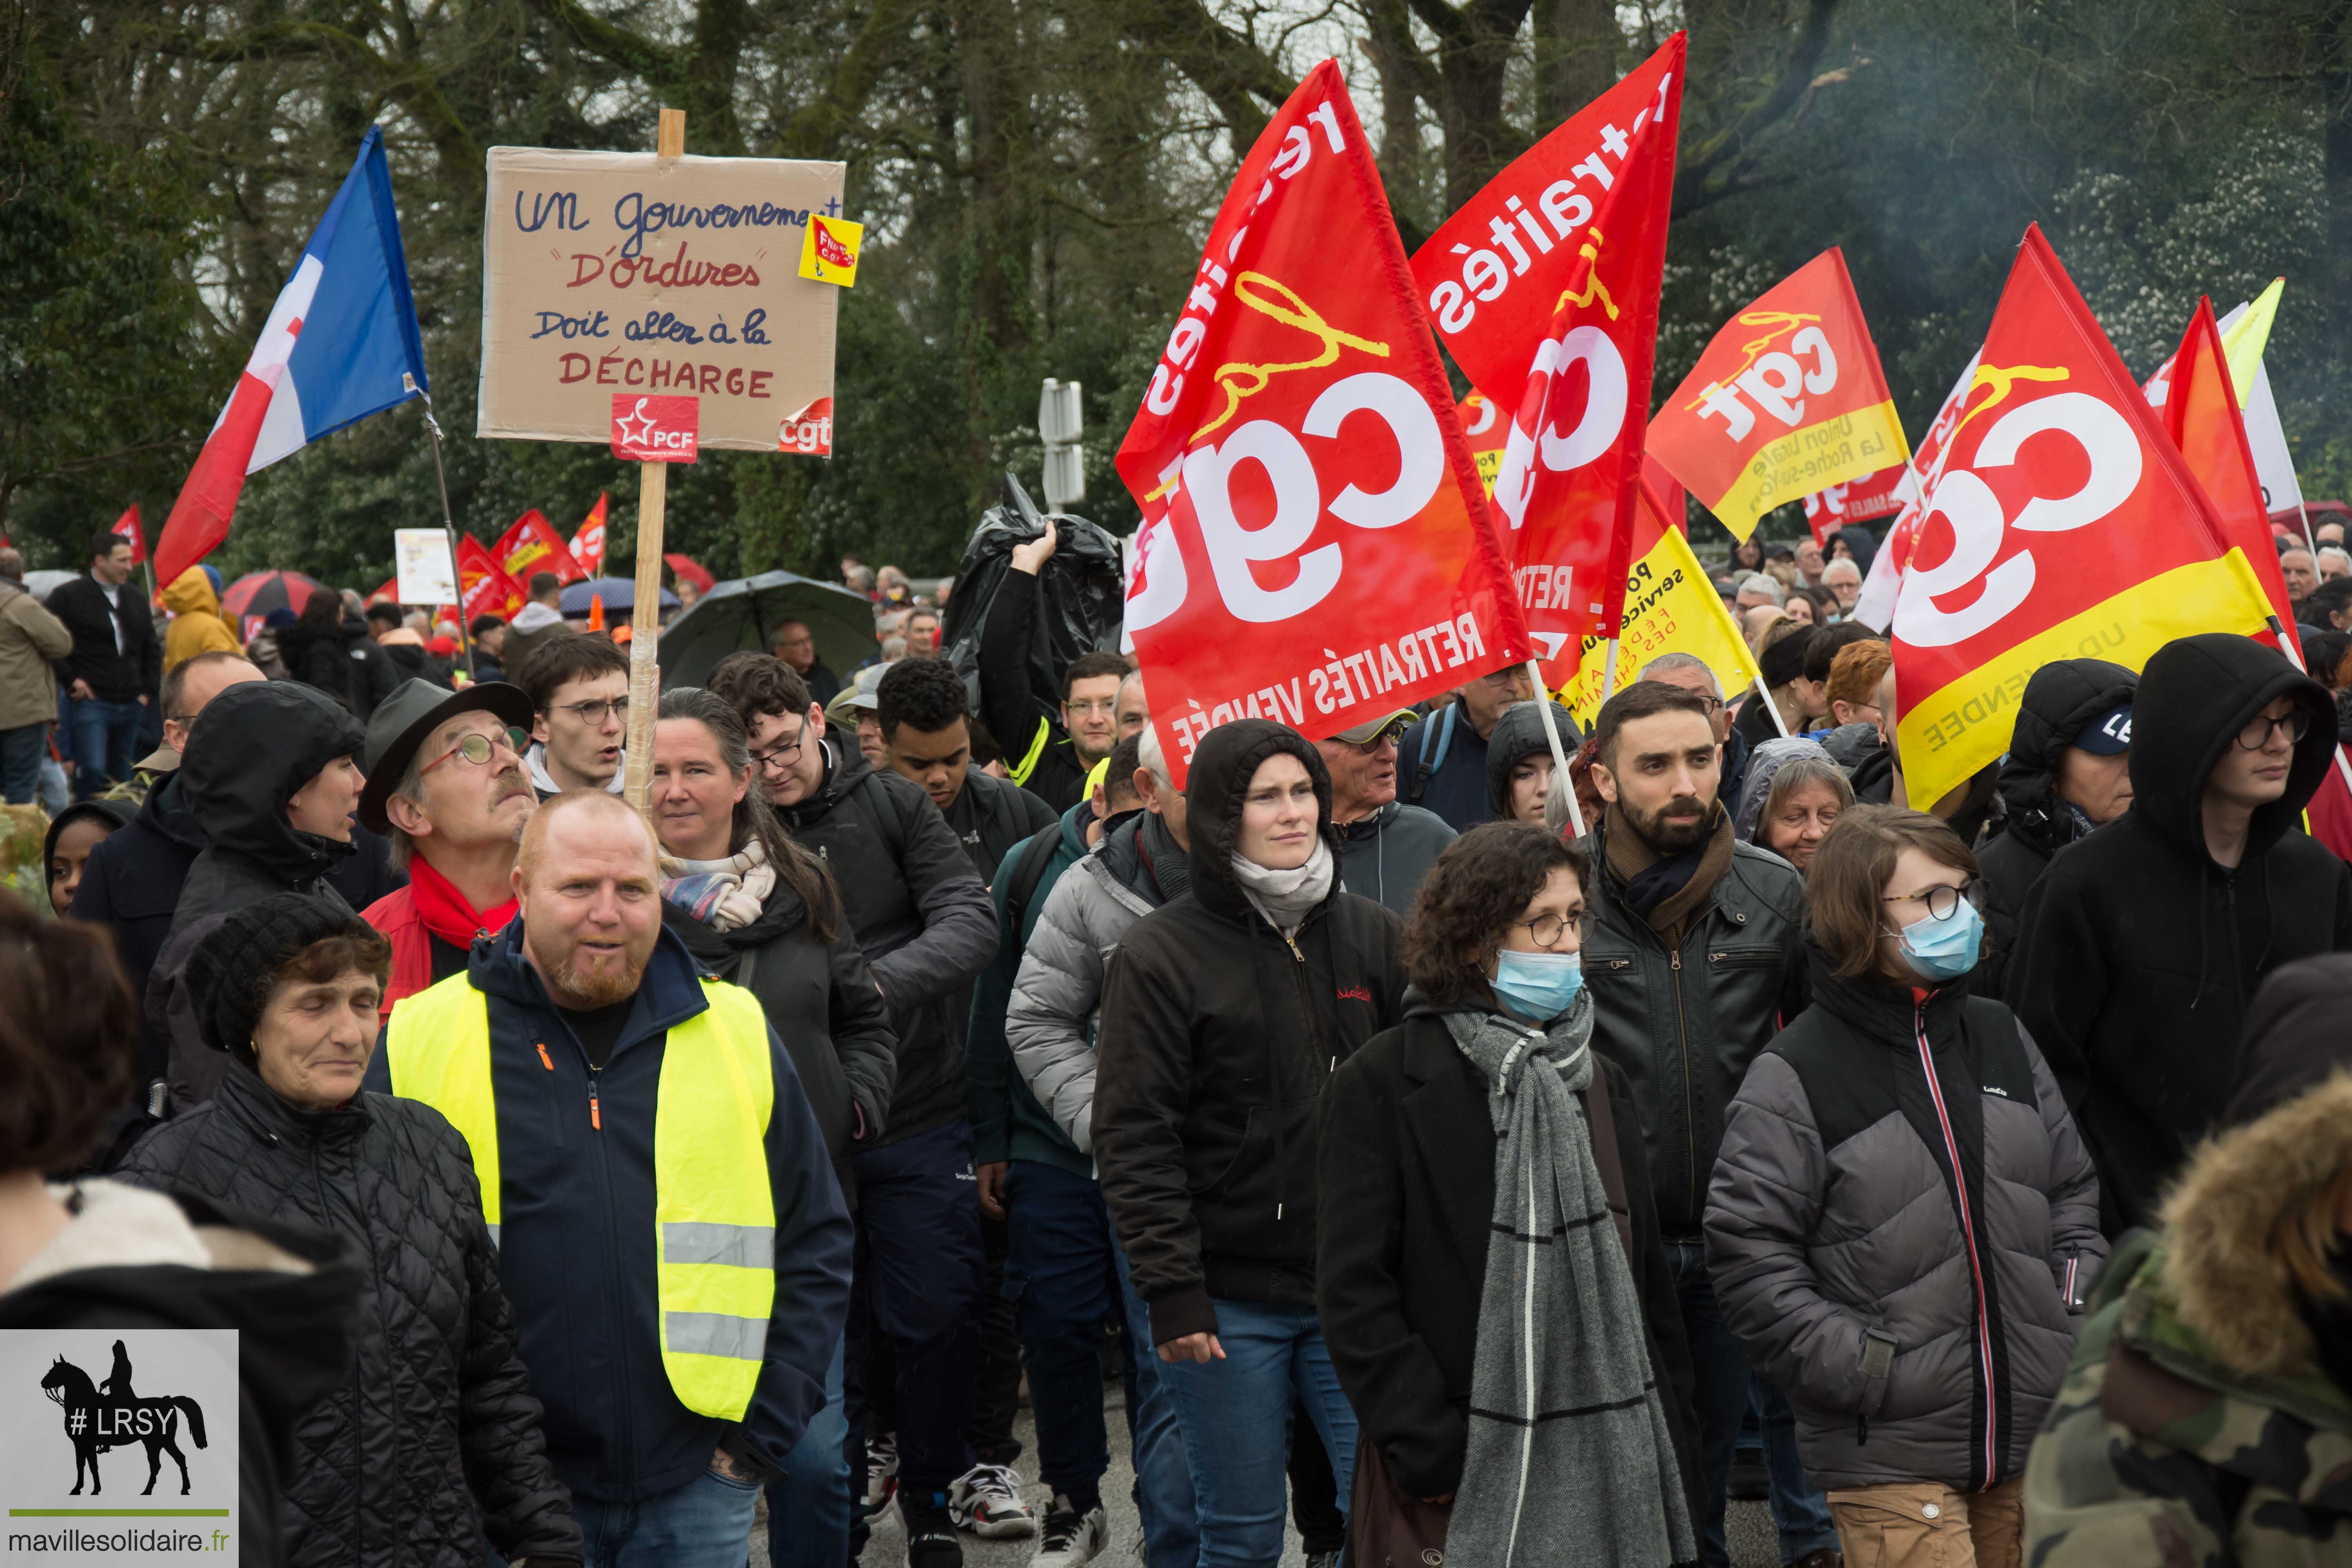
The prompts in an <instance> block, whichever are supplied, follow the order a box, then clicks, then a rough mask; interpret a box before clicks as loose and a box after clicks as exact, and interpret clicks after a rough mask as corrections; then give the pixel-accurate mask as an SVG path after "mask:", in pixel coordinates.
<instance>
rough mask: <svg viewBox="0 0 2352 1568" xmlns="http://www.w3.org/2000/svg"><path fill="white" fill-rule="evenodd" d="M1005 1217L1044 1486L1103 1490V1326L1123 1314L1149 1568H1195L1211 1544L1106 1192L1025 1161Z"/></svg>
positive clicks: (1008, 1192)
mask: <svg viewBox="0 0 2352 1568" xmlns="http://www.w3.org/2000/svg"><path fill="white" fill-rule="evenodd" d="M1005 1212H1006V1214H1007V1215H1008V1216H1009V1221H1008V1223H1009V1224H1010V1226H1011V1230H1012V1237H1011V1240H1012V1246H1011V1247H1010V1249H1009V1251H1008V1252H1007V1254H1006V1256H1005V1259H1004V1294H1005V1295H1006V1296H1007V1297H1008V1298H1010V1299H1011V1300H1012V1301H1013V1330H1014V1332H1015V1333H1016V1334H1017V1335H1018V1337H1019V1339H1020V1341H1021V1356H1022V1362H1023V1364H1024V1366H1026V1368H1027V1369H1028V1373H1029V1400H1030V1404H1031V1406H1032V1407H1033V1409H1034V1413H1035V1415H1036V1418H1037V1463H1038V1479H1040V1480H1041V1481H1043V1482H1044V1483H1045V1485H1046V1486H1047V1487H1049V1488H1051V1489H1053V1490H1055V1491H1056V1492H1063V1493H1066V1494H1068V1495H1070V1496H1073V1497H1084V1496H1086V1495H1087V1494H1091V1493H1095V1492H1097V1490H1098V1489H1099V1488H1100V1486H1101V1483H1102V1478H1103V1472H1104V1471H1105V1470H1107V1469H1108V1468H1109V1467H1110V1436H1109V1431H1108V1426H1107V1425H1106V1424H1105V1422H1104V1420H1103V1398H1102V1363H1100V1362H1099V1361H1098V1360H1097V1359H1096V1355H1095V1344H1096V1342H1097V1339H1098V1338H1099V1337H1100V1335H1101V1332H1102V1324H1103V1321H1104V1320H1105V1319H1106V1318H1110V1317H1113V1316H1117V1317H1118V1318H1119V1319H1120V1320H1121V1321H1123V1322H1124V1323H1125V1324H1126V1325H1127V1330H1128V1331H1127V1332H1126V1333H1125V1334H1124V1335H1122V1336H1121V1343H1122V1344H1123V1345H1124V1347H1125V1348H1126V1351H1127V1361H1126V1365H1125V1367H1124V1368H1123V1369H1122V1370H1123V1371H1124V1373H1125V1374H1126V1383H1127V1428H1128V1436H1129V1442H1130V1444H1131V1446H1132V1449H1133V1453H1134V1456H1135V1503H1136V1510H1137V1512H1138V1513H1139V1514H1140V1515H1141V1516H1142V1520H1143V1555H1144V1562H1145V1563H1146V1564H1147V1565H1148V1568H1191V1565H1192V1563H1193V1562H1194V1561H1195V1560H1196V1558H1197V1557H1198V1554H1199V1547H1200V1531H1199V1527H1198V1525H1197V1523H1196V1522H1195V1521H1194V1517H1193V1503H1192V1468H1191V1465H1190V1463H1189V1461H1187V1460H1186V1458H1185V1457H1184V1441H1183V1438H1182V1436H1181V1435H1180V1434H1179V1433H1178V1431H1177V1429H1176V1413H1175V1410H1174V1408H1173V1407H1172V1406H1171V1405H1170V1403H1169V1399H1168V1391H1167V1387H1166V1380H1165V1379H1164V1378H1163V1377H1162V1376H1161V1375H1160V1373H1161V1372H1162V1371H1163V1370H1164V1369H1163V1368H1162V1367H1161V1365H1160V1358H1159V1357H1158V1356H1157V1355H1155V1354H1153V1353H1152V1352H1151V1350H1150V1342H1151V1332H1150V1321H1149V1317H1150V1315H1149V1313H1147V1312H1146V1311H1145V1310H1144V1306H1143V1299H1142V1298H1141V1297H1139V1296H1138V1295H1137V1294H1136V1293H1135V1289H1134V1287H1133V1286H1131V1285H1129V1283H1128V1278H1127V1258H1126V1256H1125V1254H1123V1253H1122V1252H1120V1250H1119V1248H1118V1241H1117V1240H1116V1239H1115V1238H1114V1237H1112V1235H1111V1226H1110V1215H1109V1212H1108V1210H1106V1209H1105V1208H1104V1207H1103V1200H1102V1189H1101V1188H1099V1187H1097V1185H1096V1184H1095V1183H1094V1180H1093V1178H1091V1177H1088V1176H1081V1175H1078V1174H1076V1173H1073V1172H1069V1171H1065V1170H1062V1169H1060V1168H1059V1167H1058V1166H1054V1165H1047V1164H1043V1163H1038V1162H1035V1161H1031V1160H1015V1161H1013V1163H1012V1164H1011V1167H1010V1168H1009V1169H1008V1170H1007V1171H1006V1173H1005ZM1139 1346H1140V1347H1142V1350H1141V1352H1140V1353H1138V1347H1139Z"/></svg>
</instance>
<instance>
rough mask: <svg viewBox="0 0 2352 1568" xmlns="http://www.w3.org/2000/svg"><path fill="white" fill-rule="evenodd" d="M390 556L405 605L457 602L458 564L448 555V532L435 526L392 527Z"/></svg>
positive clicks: (394, 579)
mask: <svg viewBox="0 0 2352 1568" xmlns="http://www.w3.org/2000/svg"><path fill="white" fill-rule="evenodd" d="M392 555H393V561H394V564H395V566H396V568H397V569H396V570H395V571H394V573H393V579H392V580H393V581H394V583H397V584H399V585H400V587H399V594H400V602H401V603H402V604H404V605H454V604H456V603H457V563H456V562H454V561H452V560H451V559H450V558H449V535H448V533H447V532H446V531H445V530H442V529H438V528H395V529H394V530H393V531H392Z"/></svg>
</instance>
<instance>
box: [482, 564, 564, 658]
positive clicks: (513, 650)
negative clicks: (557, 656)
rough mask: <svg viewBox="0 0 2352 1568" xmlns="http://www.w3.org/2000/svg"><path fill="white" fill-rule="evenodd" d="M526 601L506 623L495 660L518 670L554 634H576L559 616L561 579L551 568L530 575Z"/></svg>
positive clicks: (561, 601)
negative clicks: (505, 629) (501, 645)
mask: <svg viewBox="0 0 2352 1568" xmlns="http://www.w3.org/2000/svg"><path fill="white" fill-rule="evenodd" d="M562 603H563V583H562V579H560V578H558V577H557V576H556V574H554V573H552V572H534V573H532V574H531V575H530V603H529V604H526V605H523V607H522V608H521V609H520V610H517V611H516V612H515V618H514V619H513V620H512V621H511V622H509V623H508V626H507V643H506V647H505V648H504V649H502V650H501V652H500V655H499V662H500V663H502V664H504V665H505V666H506V667H507V668H509V669H511V670H516V671H520V670H521V668H522V667H523V665H524V663H525V662H526V661H527V660H528V659H529V658H530V656H531V655H532V654H534V653H537V652H538V651H539V650H540V649H541V647H544V646H546V645H547V644H548V643H550V642H552V641H553V640H554V639H555V638H557V637H577V636H578V635H579V632H578V629H577V628H576V627H574V626H572V623H571V622H569V621H567V620H565V619H564V618H563V610H562Z"/></svg>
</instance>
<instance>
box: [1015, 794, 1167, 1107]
mask: <svg viewBox="0 0 2352 1568" xmlns="http://www.w3.org/2000/svg"><path fill="white" fill-rule="evenodd" d="M1138 830H1139V824H1129V831H1126V832H1123V833H1118V834H1114V835H1112V836H1111V837H1108V838H1106V839H1105V840H1104V841H1103V842H1102V844H1101V845H1100V846H1099V847H1097V848H1096V850H1095V851H1094V853H1092V854H1090V855H1088V856H1087V858H1085V859H1083V860H1080V861H1079V862H1078V863H1077V864H1076V865H1075V866H1073V867H1071V868H1069V870H1068V871H1067V872H1066V873H1065V874H1064V875H1063V877H1062V879H1061V880H1060V881H1058V882H1055V884H1054V890H1053V891H1052V892H1051V893H1048V894H1047V895H1046V896H1045V908H1044V909H1042V910H1039V911H1038V913H1037V924H1036V926H1035V928H1034V930H1032V931H1030V933H1029V945H1028V947H1027V948H1026V949H1024V951H1023V952H1022V955H1021V973H1020V974H1019V975H1018V976H1017V977H1016V978H1015V979H1014V980H1013V1001H1012V1004H1011V1005H1009V1006H1008V1007H1006V1008H1005V1011H1004V1042H1005V1044H1006V1045H1007V1046H1009V1047H1012V1051H1013V1068H1015V1070H1017V1071H1018V1072H1019V1073H1020V1074H1021V1078H1022V1081H1023V1082H1024V1083H1026V1084H1027V1085H1028V1086H1029V1092H1030V1093H1031V1094H1034V1095H1035V1096H1036V1097H1037V1103H1038V1104H1039V1105H1042V1106H1044V1107H1045V1114H1046V1115H1048V1116H1050V1117H1052V1118H1053V1119H1054V1125H1055V1126H1056V1127H1059V1128H1060V1129H1061V1130H1062V1131H1063V1134H1064V1135H1065V1136H1066V1137H1067V1138H1068V1139H1069V1141H1070V1142H1071V1143H1072V1144H1073V1145H1074V1146H1075V1147H1076V1149H1077V1151H1078V1152H1079V1153H1081V1154H1090V1153H1092V1152H1094V1146H1095V1138H1094V1127H1093V1125H1092V1123H1093V1121H1094V1110H1095V1027H1096V1024H1097V1021H1098V1020H1099V1018H1100V1017H1101V1014H1102V983H1103V966H1104V964H1105V963H1108V961H1109V959H1110V950H1111V949H1112V948H1114V947H1116V946H1118V939H1119V938H1121V937H1123V936H1125V935H1126V934H1127V928H1128V927H1129V926H1131V925H1133V924H1134V923H1135V922H1136V921H1139V920H1140V919H1142V918H1143V917H1144V916H1145V915H1148V914H1150V912H1151V911H1152V910H1155V909H1158V908H1159V907H1160V900H1159V899H1157V898H1156V897H1152V896H1150V895H1148V894H1147V893H1146V892H1145V891H1144V890H1143V889H1149V888H1150V887H1151V882H1150V872H1149V870H1148V869H1147V868H1145V867H1144V865H1143V857H1142V856H1141V854H1140V853H1139V849H1138V847H1137V844H1136V839H1137V837H1138Z"/></svg>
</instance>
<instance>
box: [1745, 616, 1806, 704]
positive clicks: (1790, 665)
mask: <svg viewBox="0 0 2352 1568" xmlns="http://www.w3.org/2000/svg"><path fill="white" fill-rule="evenodd" d="M1812 643H1813V628H1812V627H1811V626H1799V627H1798V628H1797V629H1796V630H1795V631H1793V632H1790V633H1789V634H1788V635H1787V636H1786V637H1782V638H1781V639H1780V641H1779V642H1776V643H1774V644H1773V645H1772V646H1771V647H1768V648H1766V649H1765V650H1764V652H1763V653H1762V655H1761V656H1759V658H1757V660H1756V663H1757V667H1758V669H1759V672H1760V673H1761V674H1762V675H1763V677H1764V685H1765V688H1766V689H1768V690H1775V691H1777V690H1779V689H1780V688H1781V687H1783V686H1786V685H1788V684H1789V682H1790V681H1792V680H1794V679H1797V677H1799V676H1801V675H1802V674H1804V673H1805V651H1806V650H1807V649H1808V648H1810V647H1812Z"/></svg>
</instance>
